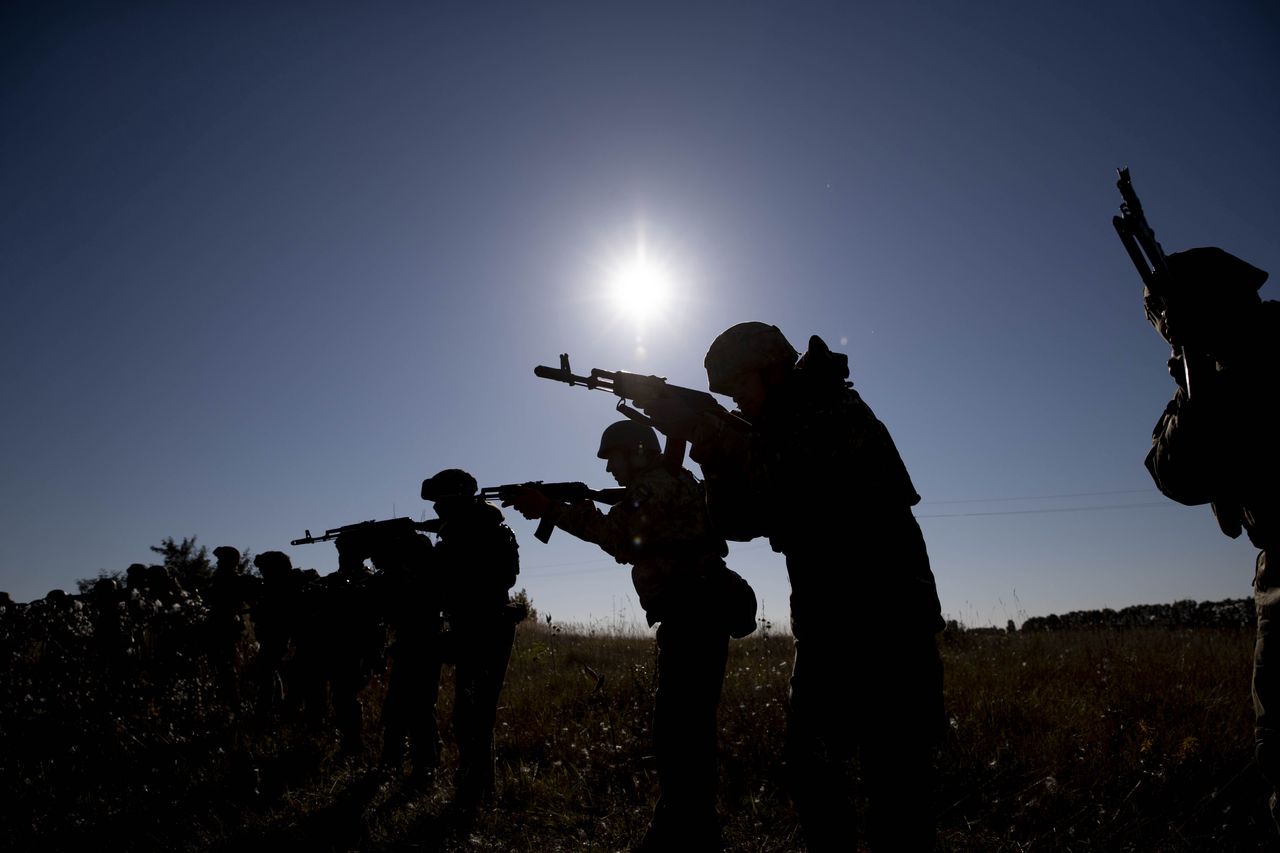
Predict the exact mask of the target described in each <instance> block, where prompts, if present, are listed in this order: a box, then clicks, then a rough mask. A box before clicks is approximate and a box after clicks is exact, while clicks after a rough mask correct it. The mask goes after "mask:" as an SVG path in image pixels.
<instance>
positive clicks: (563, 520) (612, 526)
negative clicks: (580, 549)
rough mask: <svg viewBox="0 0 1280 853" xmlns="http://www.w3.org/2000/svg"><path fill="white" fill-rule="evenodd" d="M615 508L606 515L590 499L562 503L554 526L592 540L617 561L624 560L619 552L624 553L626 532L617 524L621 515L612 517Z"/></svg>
mask: <svg viewBox="0 0 1280 853" xmlns="http://www.w3.org/2000/svg"><path fill="white" fill-rule="evenodd" d="M616 510H617V507H616V506H615V507H613V508H612V509H610V510H609V514H608V515H606V514H604V513H602V512H601V511H600V510H599V509H598V508H597V507H596V505H595V502H594V501H591V500H581V501H575V502H574V503H571V504H561V505H560V507H559V511H558V512H557V513H556V516H555V521H556V527H559V528H560V529H561V530H564V531H565V532H567V533H571V534H573V535H574V536H577V537H578V538H579V539H582V540H584V541H586V542H594V543H595V544H597V545H599V546H600V547H601V548H602V549H604V551H605V553H606V554H609V555H610V556H611V557H613V558H614V559H616V560H617V561H618V562H619V563H625V562H627V561H626V559H624V558H623V557H622V556H621V555H622V554H623V553H625V549H624V548H623V547H622V546H623V543H624V541H625V539H626V536H627V531H626V529H625V526H624V525H622V524H620V523H619V522H620V518H613V517H612V516H613V514H614V512H615V511H616Z"/></svg>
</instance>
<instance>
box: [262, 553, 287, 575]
mask: <svg viewBox="0 0 1280 853" xmlns="http://www.w3.org/2000/svg"><path fill="white" fill-rule="evenodd" d="M253 564H254V565H255V566H257V567H258V571H260V572H262V576H263V577H264V578H265V577H269V576H270V575H272V574H273V573H275V572H279V573H281V574H287V573H288V572H291V571H293V562H292V561H291V560H290V559H289V555H288V554H286V553H284V552H283V551H263V552H262V553H261V554H258V555H257V556H255V557H254V558H253Z"/></svg>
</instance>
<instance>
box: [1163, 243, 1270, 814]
mask: <svg viewBox="0 0 1280 853" xmlns="http://www.w3.org/2000/svg"><path fill="white" fill-rule="evenodd" d="M1167 261H1168V272H1167V274H1166V275H1165V277H1164V279H1163V280H1161V281H1160V287H1159V288H1158V289H1159V295H1158V296H1157V295H1156V294H1153V293H1151V292H1150V291H1149V290H1148V292H1147V294H1146V307H1147V317H1148V319H1149V320H1150V321H1151V323H1152V324H1153V325H1154V326H1155V327H1156V330H1157V331H1158V332H1159V333H1160V334H1161V336H1162V337H1163V338H1164V339H1165V341H1167V342H1168V343H1169V344H1171V345H1173V347H1174V357H1173V358H1171V359H1170V360H1169V372H1170V374H1171V375H1172V376H1173V378H1174V380H1175V382H1176V383H1177V386H1178V387H1177V388H1176V389H1175V391H1174V394H1173V399H1172V400H1171V401H1170V402H1169V405H1168V406H1167V407H1166V408H1165V411H1164V414H1163V416H1161V418H1160V421H1159V422H1158V423H1157V424H1156V427H1155V430H1154V432H1153V434H1152V441H1151V449H1150V451H1149V452H1148V454H1147V459H1146V466H1147V469H1148V470H1149V471H1150V472H1151V476H1152V478H1153V479H1154V480H1155V483H1156V486H1157V487H1159V489H1160V491H1161V492H1163V493H1164V494H1165V495H1166V496H1168V497H1170V498H1172V499H1173V500H1175V501H1177V502H1179V503H1182V504H1187V505H1198V504H1206V503H1207V504H1211V505H1212V507H1213V513H1214V515H1215V516H1216V518H1217V521H1218V526H1219V527H1220V528H1221V530H1222V532H1223V533H1225V534H1226V535H1228V536H1230V537H1232V538H1236V537H1238V536H1239V535H1240V534H1241V532H1244V533H1245V534H1247V535H1248V537H1249V541H1250V542H1251V543H1253V545H1254V546H1255V547H1257V548H1258V549H1259V553H1258V558H1257V563H1256V566H1255V571H1254V578H1253V589H1254V602H1255V604H1256V609H1257V619H1258V621H1257V642H1256V644H1255V646H1254V660H1253V705H1254V712H1255V716H1256V721H1255V729H1254V733H1255V751H1256V757H1257V762H1258V767H1259V768H1260V769H1261V770H1262V773H1263V775H1264V776H1265V777H1266V778H1267V781H1268V782H1269V783H1270V784H1271V786H1272V787H1273V789H1277V790H1280V677H1277V674H1276V673H1277V672H1278V671H1280V635H1277V629H1276V627H1275V624H1276V623H1275V619H1276V615H1277V613H1278V612H1280V611H1278V610H1277V608H1278V607H1280V499H1278V498H1277V497H1276V486H1277V485H1278V484H1280V444H1277V442H1276V440H1275V429H1274V426H1273V420H1272V419H1273V416H1272V415H1269V414H1267V413H1269V412H1274V411H1275V410H1276V407H1277V406H1278V405H1280V350H1278V349H1277V346H1276V342H1277V341H1278V340H1280V302H1275V301H1270V300H1269V301H1265V302H1264V301H1263V300H1262V299H1261V298H1260V297H1259V295H1258V289H1259V288H1260V287H1262V284H1263V282H1265V281H1266V279H1267V273H1266V272H1264V271H1262V270H1260V269H1257V268H1256V267H1254V266H1252V265H1250V264H1247V263H1245V262H1244V261H1242V260H1240V259H1239V258H1237V257H1235V256H1234V255H1230V254H1228V253H1227V252H1224V251H1223V250H1221V249H1218V248H1211V247H1210V248H1199V249H1189V250H1187V251H1185V252H1175V253H1173V254H1171V255H1169V257H1168V258H1167ZM1188 365H1190V367H1191V369H1188ZM1271 811H1272V817H1273V819H1277V823H1278V824H1280V807H1278V804H1277V796H1276V794H1274V793H1273V795H1272V797H1271Z"/></svg>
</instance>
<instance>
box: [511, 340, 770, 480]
mask: <svg viewBox="0 0 1280 853" xmlns="http://www.w3.org/2000/svg"><path fill="white" fill-rule="evenodd" d="M533 375H534V376H537V377H539V378H541V379H551V380H554V381H556V382H564V383H565V384H567V385H570V386H573V385H581V386H583V387H585V388H587V389H599V390H601V391H608V392H609V393H610V394H616V395H617V396H618V398H619V399H618V406H617V409H618V411H619V412H621V413H622V414H623V415H625V416H626V417H628V418H630V419H631V420H633V421H636V422H637V423H642V424H645V425H646V426H651V427H653V428H654V429H656V430H657V431H658V432H660V433H662V434H663V435H665V436H667V439H668V440H667V447H666V451H665V452H666V457H667V462H668V463H669V464H670V465H671V467H673V468H679V467H680V466H681V465H682V464H683V463H684V445H685V440H686V438H685V435H684V426H685V425H684V424H683V423H675V422H668V421H662V420H659V419H657V418H653V417H646V416H644V415H642V414H641V413H640V412H638V411H636V410H635V409H634V408H632V407H631V406H628V405H627V400H631V401H632V402H633V403H635V404H636V405H637V406H639V407H640V408H642V409H645V408H648V407H649V406H650V405H651V404H652V403H654V402H655V401H657V400H662V399H671V398H675V399H677V400H679V401H680V402H682V403H683V404H684V405H685V406H686V407H687V408H688V409H689V410H690V411H691V412H693V413H694V414H701V413H704V412H707V413H710V414H713V415H715V416H716V417H719V418H722V419H724V420H726V421H728V422H729V423H731V424H733V425H734V426H735V427H737V428H739V429H742V430H746V429H749V428H750V426H751V425H750V424H749V423H748V422H747V421H746V420H745V419H743V418H741V417H739V416H738V415H735V414H732V413H731V412H729V411H727V410H726V409H725V407H724V406H722V405H720V403H719V402H718V401H717V400H716V398H715V397H713V396H711V394H710V393H709V392H707V391H698V390H696V389H694V388H685V387H682V386H680V385H672V384H671V383H670V382H668V381H667V380H665V379H663V378H662V377H661V376H643V375H641V374H639V373H627V372H626V371H623V370H617V371H613V370H601V369H600V368H598V367H593V368H592V369H591V373H590V375H588V376H578V375H577V374H575V373H574V372H573V370H572V369H571V368H570V367H569V355H568V353H562V354H561V355H560V366H559V367H558V368H557V367H547V366H546V365H542V364H540V365H538V366H537V367H535V368H534V369H533Z"/></svg>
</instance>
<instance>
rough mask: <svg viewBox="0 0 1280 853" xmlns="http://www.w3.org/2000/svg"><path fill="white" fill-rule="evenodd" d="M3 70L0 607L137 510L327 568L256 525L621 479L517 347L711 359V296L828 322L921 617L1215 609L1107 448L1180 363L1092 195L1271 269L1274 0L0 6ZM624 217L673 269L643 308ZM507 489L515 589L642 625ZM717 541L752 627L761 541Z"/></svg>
mask: <svg viewBox="0 0 1280 853" xmlns="http://www.w3.org/2000/svg"><path fill="white" fill-rule="evenodd" d="M0 69H2V75H0V87H2V88H0V154H2V155H3V156H2V157H0V217H3V222H2V226H0V283H2V286H3V293H4V310H3V311H2V312H0V364H2V365H3V371H2V372H0V381H2V382H3V385H2V386H0V388H2V389H3V401H4V405H3V407H2V408H0V448H3V450H2V451H0V496H2V498H3V515H0V519H2V521H0V524H2V525H3V527H2V529H0V589H6V590H8V591H9V592H11V593H12V594H13V595H14V597H15V598H17V599H19V600H28V599H30V598H34V597H38V596H40V595H43V594H44V593H45V592H46V591H48V590H49V589H51V588H55V587H62V588H71V587H72V586H73V584H74V580H75V579H76V578H78V577H86V576H91V575H93V574H95V573H96V572H97V571H98V570H99V569H123V568H124V567H125V566H127V565H128V564H129V563H131V562H135V561H144V562H145V561H148V560H149V559H150V558H151V556H152V555H151V554H150V552H149V551H148V550H147V549H148V546H149V545H153V544H156V543H158V542H159V541H160V540H161V539H162V538H163V537H165V536H174V537H179V538H180V537H182V536H186V535H191V534H196V535H198V536H199V539H200V542H201V543H203V544H206V545H208V546H210V547H213V546H215V545H220V544H231V545H235V546H237V547H240V548H242V549H244V548H247V549H250V550H252V551H254V552H260V551H265V550H271V549H283V550H285V551H286V552H287V553H289V554H290V555H291V556H292V557H293V559H294V562H295V564H297V565H303V566H314V567H316V568H318V569H320V570H321V571H328V570H330V569H332V568H333V567H334V566H335V565H336V554H335V552H334V551H333V549H332V547H330V546H327V545H313V546H308V547H301V548H290V547H289V545H288V542H289V540H290V539H293V538H297V537H299V536H301V535H302V531H303V529H304V528H311V529H312V530H313V531H316V530H319V529H322V528H325V527H331V526H336V525H339V524H344V523H349V522H355V521H361V520H366V519H372V518H386V517H389V516H391V515H392V514H393V513H395V514H398V515H412V516H415V517H421V516H422V514H423V513H424V511H429V507H427V506H425V505H424V504H423V502H422V501H421V500H420V499H419V498H418V487H419V484H420V481H421V480H422V478H423V477H424V476H427V475H429V474H431V473H434V472H435V471H436V470H438V469H440V468H445V467H455V466H456V467H463V468H467V469H468V470H470V471H472V472H473V473H474V474H475V475H476V477H477V478H478V479H479V480H480V481H481V483H482V484H484V485H492V484H497V483H505V482H512V481H520V480H528V479H546V480H563V479H574V480H584V481H586V482H589V483H592V484H596V485H601V486H603V485H612V483H611V482H610V481H609V478H608V477H607V476H606V475H605V473H604V471H603V463H601V462H599V460H597V459H595V458H594V450H595V447H596V441H597V437H598V434H599V431H600V430H601V429H602V428H603V427H604V426H605V425H606V424H608V423H609V422H610V421H612V420H613V419H614V417H615V416H614V413H613V412H612V410H611V406H612V398H611V397H609V396H606V395H605V394H602V393H599V392H592V393H588V392H585V391H582V390H580V389H570V388H567V387H565V386H562V385H557V384H554V383H550V382H546V381H543V380H539V379H535V378H534V376H533V373H532V369H533V366H534V365H535V364H539V363H554V359H555V357H556V355H557V354H558V353H561V352H569V353H571V354H572V356H573V361H574V366H575V367H577V368H579V369H582V370H585V369H587V368H590V367H593V366H599V367H605V368H611V369H626V370H633V371H640V372H645V373H656V374H659V375H664V376H666V377H668V378H669V379H671V380H672V381H674V382H677V383H680V384H685V385H692V386H695V387H703V388H705V385H706V377H705V374H704V372H703V370H702V357H703V354H704V352H705V350H706V347H707V345H708V344H709V342H710V341H711V340H712V338H714V337H715V335H716V334H718V333H719V332H720V331H722V330H723V329H724V328H726V327H728V326H729V325H732V324H733V323H736V322H740V321H743V320H765V321H769V322H773V323H776V324H778V325H779V326H780V327H781V328H782V330H783V331H784V332H785V333H786V334H787V335H788V336H789V337H790V338H791V340H792V342H793V343H795V344H796V345H797V346H798V347H801V348H803V345H804V344H805V342H806V341H807V339H808V336H809V335H810V334H814V333H816V334H820V335H822V336H823V337H824V338H825V339H826V340H827V341H828V342H829V343H830V344H831V345H832V346H833V347H836V348H838V349H841V350H843V351H845V352H847V353H848V354H849V358H850V363H851V365H852V370H853V378H854V380H855V382H856V384H857V387H858V388H859V389H860V390H861V392H862V394H863V396H864V397H865V398H866V400H867V401H868V402H869V403H870V404H871V406H872V407H873V408H874V409H875V411H876V412H877V414H878V415H879V416H880V418H881V419H882V420H883V421H885V423H886V424H887V425H888V426H889V428H890V430H891V431H892V433H893V435H894V437H895V439H896V441H897V443H898V446H899V448H900V450H901V452H902V455H903V457H904V459H905V460H906V462H907V465H908V467H909V469H910V471H911V473H912V476H913V478H914V480H915V483H916V486H917V488H918V489H919V491H920V492H921V494H922V495H923V496H924V502H923V503H921V504H920V506H919V507H918V508H917V514H918V515H919V517H920V519H921V524H922V526H923V528H924V531H925V536H926V538H927V541H928V544H929V550H930V554H931V557H932V561H933V565H934V571H935V573H936V575H937V578H938V587H939V591H940V594H941V597H942V602H943V609H944V611H946V612H947V614H948V615H950V616H953V617H956V618H959V619H961V620H962V621H965V622H967V623H970V624H988V623H992V622H994V623H996V624H1001V625H1003V624H1004V621H1005V620H1006V619H1008V618H1014V619H1019V620H1020V619H1021V618H1023V617H1025V616H1032V615H1041V614H1046V613H1050V612H1062V611H1066V610H1072V609H1080V608H1093V607H1103V606H1111V607H1122V606H1126V605H1130V604H1136V603H1146V602H1162V601H1171V600H1174V599H1178V598H1195V599H1216V598H1227V597H1241V596H1245V595H1248V594H1249V582H1250V579H1251V577H1252V565H1253V552H1252V549H1251V548H1250V547H1249V546H1248V544H1247V543H1245V542H1241V541H1237V542H1233V541H1231V540H1228V539H1226V538H1225V537H1224V536H1222V535H1221V534H1220V533H1218V531H1217V528H1216V526H1215V524H1214V522H1213V519H1212V517H1211V515H1210V513H1209V510H1208V508H1204V507H1202V508H1181V507H1178V506H1176V505H1174V504H1172V503H1170V502H1168V501H1165V500H1164V499H1163V498H1162V497H1160V495H1159V494H1158V493H1157V492H1156V491H1155V490H1154V489H1153V488H1152V485H1151V482H1150V480H1149V478H1148V477H1147V474H1146V471H1145V470H1144V468H1143V467H1142V459H1143V456H1144V454H1145V452H1146V449H1147V447H1148V444H1149V436H1150V430H1151V426H1152V424H1153V423H1154V421H1155V420H1156V418H1157V417H1158V415H1159V414H1160V412H1161V411H1162V409H1163V406H1164V403H1165V401H1166V400H1167V398H1168V396H1169V393H1170V391H1171V389H1172V386H1171V383H1170V380H1169V379H1168V377H1167V375H1166V374H1165V368H1164V360H1165V358H1166V355H1167V353H1166V348H1165V346H1164V344H1163V343H1162V342H1161V341H1160V340H1159V338H1158V337H1157V336H1156V334H1155V332H1154V331H1152V329H1151V328H1150V327H1148V326H1147V324H1146V322H1145V320H1144V318H1143V315H1142V309H1141V304H1140V299H1139V295H1140V286H1139V282H1138V280H1137V277H1136V274H1135V272H1134V271H1133V269H1132V267H1131V266H1130V263H1129V261H1128V258H1127V257H1126V256H1125V254H1124V252H1123V250H1122V248H1121V246H1120V244H1119V242H1118V240H1117V239H1116V237H1115V235H1114V232H1113V231H1112V228H1111V224H1110V217H1111V216H1112V214H1113V213H1114V212H1115V211H1116V209H1117V206H1118V195H1117V193H1116V190H1115V187H1114V171H1113V170H1114V169H1115V167H1117V166H1120V165H1128V166H1130V167H1131V168H1132V172H1133V179H1134V183H1135V186H1136V188H1137V190H1138V192H1139V193H1140V195H1141V196H1142V199H1143V201H1144V203H1145V205H1146V208H1147V212H1148V215H1149V216H1150V218H1151V220H1152V223H1153V225H1154V226H1155V228H1156V230H1157V234H1158V237H1159V238H1160V240H1161V241H1162V243H1163V244H1164V247H1165V249H1166V250H1168V251H1175V250H1178V249H1182V248H1188V247H1190V246H1194V245H1220V246H1223V247H1224V248H1226V249H1228V250H1229V251H1232V252H1234V253H1236V254H1237V255H1240V256H1241V257H1243V258H1245V259H1246V260H1248V261H1250V262H1251V263H1253V264H1255V265H1257V266H1260V267H1262V268H1264V269H1268V270H1270V271H1272V273H1273V274H1280V242H1278V241H1277V237H1278V235H1280V204H1278V200H1280V163H1278V161H1277V157H1276V155H1275V150H1276V145H1277V141H1278V140H1280V113H1278V111H1277V104H1280V13H1278V12H1277V11H1276V8H1275V6H1274V5H1273V4H1269V3H1262V2H1226V3H1216V4H1207V3H1141V4H1135V3H1119V4H1117V3H1112V2H1107V3H1103V2H1076V3H1055V4H1045V3H1025V2H1017V3H1015V2H1002V3H984V4H957V3H944V2H936V3H881V4H866V3H859V4H854V3H832V4H819V3H806V4H794V3H786V4H784V3H757V4H746V3H720V4H711V3H675V4H669V5H667V4H660V3H645V4H620V3H586V2H582V3H536V4H532V3H530V4H509V3H502V4H498V3H493V4H489V3H430V4H426V3H399V4H397V3H377V4H350V3H340V4H339V3H334V4H320V3H306V4H284V3H278V4H255V5H254V6H252V7H250V6H249V5H247V4H158V3H157V4H150V3H127V4H124V3H121V4H84V5H83V6H66V5H62V4H56V3H10V4H7V5H6V7H5V11H4V12H3V20H0ZM638 241H643V243H644V245H645V247H646V251H647V253H648V257H649V258H650V259H651V260H653V261H654V262H655V263H661V264H663V265H665V267H666V268H667V270H668V271H669V273H670V276H671V280H672V282H673V283H674V287H675V295H676V296H677V297H678V300H677V301H676V302H675V303H674V304H673V305H672V306H671V307H670V309H669V310H668V311H667V312H665V313H664V314H661V315H658V316H655V317H650V318H649V319H648V320H646V321H644V322H643V323H641V322H639V321H638V320H637V319H636V318H635V317H632V316H629V315H628V314H627V313H626V312H623V311H620V310H619V309H618V307H617V306H616V305H615V304H614V303H613V302H612V301H611V300H610V299H609V298H608V297H607V288H606V286H605V284H606V280H607V278H608V276H609V274H610V270H611V269H613V267H614V266H615V265H616V264H618V263H619V262H620V259H623V258H626V257H628V256H631V255H633V254H634V253H635V251H636V246H637V243H638ZM1275 287H1276V285H1275V284H1274V283H1271V284H1268V285H1267V286H1266V287H1265V288H1264V289H1263V295H1264V296H1267V297H1271V296H1272V295H1273V294H1274V293H1275V292H1276V291H1275ZM840 487H841V484H840V483H837V482H832V483H831V484H830V488H831V489H832V490H833V491H834V490H837V489H839V488H840ZM1044 496H1057V497H1044ZM796 499H797V500H822V499H823V496H822V495H806V496H797V498H796ZM509 521H510V523H511V525H512V527H513V528H514V529H515V530H516V533H517V535H518V536H519V538H520V541H521V545H522V548H521V553H522V560H523V569H522V572H521V576H520V581H519V584H520V585H521V586H524V587H526V588H527V589H528V591H529V593H530V594H531V596H532V598H533V600H534V603H535V605H536V606H538V607H539V609H540V610H542V611H544V612H549V613H550V614H551V615H552V616H553V617H554V618H555V619H556V620H557V621H577V622H605V623H610V622H612V621H614V620H615V619H617V618H619V617H621V618H625V619H632V618H638V617H639V611H638V605H637V604H636V602H635V599H634V595H633V594H632V593H631V589H630V583H629V579H628V575H627V572H626V571H625V570H624V569H623V568H622V567H620V566H617V565H616V564H614V563H613V562H612V561H611V560H609V559H607V558H605V557H604V556H603V555H602V554H601V553H600V552H599V551H598V550H596V549H595V548H594V546H591V545H588V544H586V543H582V542H579V541H576V540H574V539H573V538H572V537H570V536H568V535H567V534H564V533H563V532H560V533H558V534H557V535H556V536H555V537H554V538H553V539H552V543H551V544H550V545H547V546H544V545H542V544H541V543H539V542H537V541H536V540H534V538H533V536H532V533H533V523H531V522H526V521H525V520H524V519H522V518H519V517H518V516H515V515H514V514H510V513H509ZM731 562H732V565H733V566H734V567H735V568H737V569H738V570H739V571H740V572H741V573H742V574H744V575H745V576H746V577H748V579H750V580H751V581H752V583H753V584H754V585H755V586H756V589H757V591H758V593H759V594H760V596H761V598H762V599H763V601H764V607H765V612H766V613H767V615H769V616H770V617H772V618H773V619H775V620H781V619H783V618H784V617H785V613H786V595H787V586H786V578H785V570H784V568H783V564H782V561H781V559H780V558H779V557H778V556H777V555H774V554H773V553H772V552H770V551H769V549H768V547H767V546H766V545H763V544H762V543H760V542H757V543H752V544H749V545H744V546H739V547H736V548H735V549H734V552H733V554H732V556H731ZM832 569H833V571H839V570H840V566H839V564H838V563H833V567H832Z"/></svg>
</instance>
